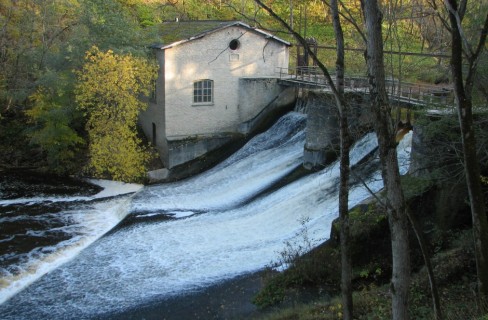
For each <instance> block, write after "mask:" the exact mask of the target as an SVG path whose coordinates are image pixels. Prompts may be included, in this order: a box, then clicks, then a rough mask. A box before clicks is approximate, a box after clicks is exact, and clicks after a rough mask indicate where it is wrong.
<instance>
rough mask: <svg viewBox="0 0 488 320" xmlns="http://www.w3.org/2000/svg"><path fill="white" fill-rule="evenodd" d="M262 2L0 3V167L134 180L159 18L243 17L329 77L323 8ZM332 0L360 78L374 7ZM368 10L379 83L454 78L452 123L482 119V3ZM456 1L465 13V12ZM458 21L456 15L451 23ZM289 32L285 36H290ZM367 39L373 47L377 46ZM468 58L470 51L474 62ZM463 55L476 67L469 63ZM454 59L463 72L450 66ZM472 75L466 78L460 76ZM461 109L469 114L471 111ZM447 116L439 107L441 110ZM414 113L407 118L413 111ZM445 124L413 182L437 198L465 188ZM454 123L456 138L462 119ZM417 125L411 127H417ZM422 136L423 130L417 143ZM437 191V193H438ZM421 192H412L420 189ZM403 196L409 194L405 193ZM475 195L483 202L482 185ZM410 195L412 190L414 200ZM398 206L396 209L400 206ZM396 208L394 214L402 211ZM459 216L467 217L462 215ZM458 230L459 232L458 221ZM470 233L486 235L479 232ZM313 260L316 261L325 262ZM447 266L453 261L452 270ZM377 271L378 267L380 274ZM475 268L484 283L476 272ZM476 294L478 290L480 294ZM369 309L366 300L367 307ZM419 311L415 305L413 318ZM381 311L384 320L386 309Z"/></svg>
mask: <svg viewBox="0 0 488 320" xmlns="http://www.w3.org/2000/svg"><path fill="white" fill-rule="evenodd" d="M263 2H264V1H257V0H256V1H250V0H248V1H246V0H228V1H223V0H222V1H219V0H208V1H202V0H200V1H198V0H167V1H151V0H146V1H142V0H139V1H137V0H111V1H106V0H77V1H75V0H51V1H41V0H39V1H36V0H33V1H13V0H12V1H9V0H0V65H1V73H0V147H1V150H2V152H1V154H0V170H10V169H16V168H32V169H38V170H42V171H45V172H51V173H55V174H61V175H65V174H76V175H88V176H94V177H104V178H112V179H116V180H122V181H143V179H144V176H145V172H146V170H147V169H148V166H149V164H150V162H151V161H152V160H153V159H155V158H156V156H155V154H154V151H153V150H151V146H150V145H149V144H148V143H147V142H146V141H145V140H144V138H143V137H142V135H141V134H140V133H139V132H138V129H137V114H138V112H139V110H141V109H143V108H144V107H145V106H144V103H143V102H142V101H141V99H139V98H140V97H141V96H148V95H150V93H151V86H152V84H153V81H154V78H155V76H156V71H155V68H156V66H155V65H154V59H153V56H152V53H151V52H150V50H149V49H148V46H149V45H151V44H153V43H155V42H159V38H158V34H159V33H160V31H161V28H164V25H162V24H161V22H164V21H175V20H176V19H179V20H180V21H182V20H206V19H212V20H243V21H244V22H246V23H248V24H250V25H251V26H253V27H260V28H263V29H266V30H269V31H271V32H272V33H274V34H276V35H278V36H279V37H281V38H284V39H286V40H289V41H290V42H292V43H295V42H296V40H297V39H300V38H301V39H302V40H303V41H304V42H305V41H309V40H311V39H313V41H312V42H316V43H318V44H319V50H318V51H317V61H320V62H321V63H322V64H323V65H324V66H326V67H327V68H328V69H329V70H334V69H335V65H336V52H335V46H336V36H335V34H336V31H335V30H334V27H333V15H332V14H331V12H330V9H331V3H332V1H330V2H329V1H325V0H322V1H319V0H302V1H294V0H281V1H279V0H274V1H271V0H270V1H265V2H266V4H268V5H270V6H272V8H273V10H274V14H275V16H274V17H273V16H272V14H270V12H269V11H267V10H263V9H262V8H263ZM339 2H340V19H341V20H342V25H343V31H344V46H345V48H346V51H345V53H346V54H345V60H344V65H345V66H346V70H347V74H348V75H360V76H365V75H366V74H368V76H370V77H372V72H371V70H372V69H374V68H367V63H366V62H365V56H364V50H365V43H366V44H368V45H370V44H372V41H369V42H368V41H367V40H368V39H366V36H365V34H367V33H365V32H363V31H364V29H363V26H364V25H367V24H368V21H366V20H367V19H366V18H367V17H368V15H366V14H364V12H363V11H364V10H362V7H363V6H364V4H365V3H367V4H370V3H372V2H375V1H373V0H370V1H360V0H349V1H339ZM258 3H259V4H261V5H259V4H258ZM375 3H376V2H375ZM379 3H380V9H381V14H382V19H383V20H382V21H383V23H382V24H381V27H382V28H381V31H382V36H383V39H382V43H383V45H382V49H383V50H382V51H383V52H384V61H383V60H382V61H381V63H382V64H383V63H384V66H385V71H386V77H388V78H395V79H399V80H401V81H409V82H415V83H429V84H440V85H441V86H445V87H448V88H449V86H450V82H451V80H455V81H454V83H458V84H460V86H458V87H456V86H453V88H454V89H455V91H456V94H457V101H456V104H457V105H458V106H459V108H460V110H461V112H460V119H461V118H462V115H463V112H462V110H463V108H464V107H463V106H462V103H463V101H467V100H469V101H470V103H471V102H472V103H473V104H472V106H473V108H474V109H475V113H476V112H478V111H479V110H482V111H483V110H484V111H486V106H487V102H488V81H487V80H488V79H487V71H488V63H487V62H488V61H487V59H488V56H487V54H486V50H485V51H484V52H483V50H482V49H483V47H486V44H485V41H484V40H485V39H486V33H487V29H488V27H487V23H488V19H487V10H488V1H485V0H483V1H469V2H468V1H459V3H460V4H463V5H462V6H461V8H460V10H459V11H456V10H454V9H451V12H449V10H446V8H448V7H449V6H450V5H451V6H452V4H457V3H458V2H456V1H454V0H445V1H440V0H390V1H380V2H379ZM464 4H469V5H468V6H466V7H464ZM454 11H456V14H459V12H461V16H462V29H461V30H455V29H456V27H455V26H456V21H455V19H456V16H455V15H454V14H453V12H454ZM276 17H281V19H282V22H285V23H279V19H276ZM457 18H458V20H459V19H461V17H459V15H458V16H457ZM453 19H454V20H453ZM449 21H450V22H449ZM370 22H371V21H370ZM285 24H287V25H288V28H287V27H285ZM370 25H374V23H372V24H370ZM459 25H461V22H459ZM366 29H367V28H366ZM291 30H292V31H293V32H295V34H294V35H293V36H292V35H291V32H290V31H291ZM367 31H368V32H369V31H370V30H367ZM457 33H459V34H460V36H461V37H462V40H463V41H464V42H463V43H461V41H458V42H457V43H455V41H454V40H453V39H454V38H455V37H454V36H453V35H456V34H457ZM480 34H481V36H480ZM483 37H484V38H483ZM380 38H381V37H380ZM477 39H483V41H480V42H479V43H481V44H482V47H477V48H476V50H474V51H473V50H472V48H473V44H475V45H476V41H477ZM458 40H459V39H458ZM470 41H472V43H470ZM378 43H380V42H378V41H376V44H378ZM296 48H297V49H298V47H296ZM456 48H457V49H456ZM454 49H455V50H454ZM368 50H369V48H368ZM372 51H373V50H370V51H369V52H368V54H371V53H372ZM473 52H474V53H476V54H475V55H473ZM302 53H303V51H302ZM310 53H311V52H310ZM477 53H480V55H479V56H478V55H477ZM297 55H298V50H293V49H292V56H291V59H290V60H291V61H292V66H293V64H294V63H295V62H296V61H297ZM451 56H452V57H457V58H458V62H460V63H459V64H458V66H459V67H461V68H460V69H458V71H462V70H461V69H462V67H464V70H465V71H467V74H469V75H470V76H471V75H472V76H473V77H472V78H470V76H468V78H469V82H468V81H467V82H466V87H468V88H469V90H471V85H473V91H472V92H470V91H469V93H468V95H467V99H464V98H461V99H459V92H461V91H463V88H462V87H463V80H464V79H462V75H463V74H462V72H460V73H459V74H458V75H454V76H453V75H452V73H455V72H453V70H454V69H455V68H452V65H454V63H453V60H454V59H452V57H451ZM473 56H476V59H475V60H470V57H473ZM463 57H464V59H465V60H464V61H465V62H468V64H465V65H461V62H462V61H463ZM366 58H368V56H367V57H366ZM382 59H383V57H382ZM317 61H316V62H317ZM366 61H368V59H366ZM369 61H371V60H369ZM450 62H451V66H450V65H449V64H450ZM476 68H477V72H476V73H471V71H472V70H475V69H476ZM457 76H460V77H458V78H461V81H460V82H459V81H457V82H456V77H457ZM453 78H454V79H453ZM376 80H377V79H376ZM383 80H384V79H383ZM458 80H459V79H458ZM370 82H374V81H370ZM459 89H461V90H459ZM372 92H373V91H372ZM380 107H381V105H380ZM446 107H447V106H446ZM465 109H466V108H465ZM469 109H470V110H471V105H470V106H469ZM446 110H449V108H447V109H444V110H442V111H446ZM451 111H452V109H451ZM421 113H422V112H421V111H420V112H419V111H417V114H421ZM446 119H447V120H446V121H439V122H437V123H436V125H437V128H434V130H433V131H432V130H431V132H430V137H428V138H429V139H431V140H430V141H431V142H433V143H432V145H433V146H434V145H440V147H439V148H432V150H433V151H439V150H440V149H445V150H448V152H447V154H448V155H450V156H452V159H446V158H445V155H446V153H444V154H443V155H442V156H441V157H439V156H438V158H437V159H435V160H442V164H443V166H440V167H437V168H436V169H440V170H433V171H431V173H432V174H431V175H429V176H427V175H426V176H425V177H423V178H424V180H425V179H430V180H429V181H428V183H427V184H425V183H424V184H422V183H419V181H416V182H415V183H414V185H415V187H416V188H417V187H419V185H422V187H423V186H425V185H429V186H432V185H436V186H437V187H438V189H439V190H441V191H442V192H444V196H445V192H446V190H447V189H446V188H445V185H446V181H448V180H449V183H452V182H453V180H452V179H453V178H454V180H456V181H455V182H456V183H454V184H455V185H456V187H459V186H461V189H464V188H465V184H464V181H463V180H464V178H465V175H464V173H465V170H464V168H469V165H468V164H469V162H468V161H467V160H466V158H465V159H464V163H463V159H462V158H463V157H462V154H463V153H464V154H465V155H466V152H465V150H466V149H463V148H460V147H459V146H460V144H461V145H463V147H464V145H465V144H466V143H465V141H463V142H462V143H461V142H460V140H461V139H460V135H459V124H456V122H457V121H456V120H455V119H454V120H455V121H452V120H453V117H446ZM475 120H476V121H477V123H476V127H477V128H478V129H477V130H478V131H477V132H476V135H477V137H479V139H478V142H479V145H478V147H479V148H478V149H477V154H476V156H478V159H477V160H479V162H480V164H481V172H478V171H476V172H475V176H476V177H475V179H476V180H478V182H479V181H483V183H484V184H485V186H486V184H487V183H486V180H487V179H486V176H487V175H488V173H487V170H488V167H487V165H486V163H487V160H488V152H487V151H486V150H487V147H486V146H487V141H488V139H487V138H486V124H484V122H485V121H486V120H485V119H484V117H476V119H475ZM460 122H461V131H462V130H463V122H462V121H461V120H460ZM418 124H419V125H420V126H422V123H418ZM429 127H430V125H429ZM434 127H435V126H434ZM479 128H485V129H482V130H479ZM471 133H474V131H473V132H471ZM428 135H429V133H426V135H425V136H426V137H427V136H428ZM466 136H469V135H464V136H463V138H465V137H466ZM390 138H391V137H390ZM443 146H446V147H445V148H443ZM389 147H390V148H391V149H394V145H393V144H389ZM380 148H381V146H380ZM475 153H476V152H475ZM435 156H436V155H433V154H431V160H430V161H431V162H432V163H436V162H435V161H432V159H434V158H435ZM436 164H437V163H436ZM446 164H447V165H446ZM346 180H347V179H346ZM468 180H469V179H468ZM468 182H469V181H468ZM442 184H444V185H443V186H441V187H439V186H440V185H442ZM468 185H469V184H468ZM387 189H388V188H387ZM425 190H426V189H425V188H423V191H422V192H424V191H425ZM452 190H454V189H452ZM405 192H406V193H408V190H406V191H405ZM429 192H430V191H429ZM484 192H485V194H486V187H485V191H484ZM438 194H439V192H438V193H437V195H438ZM419 195H420V193H417V194H416V196H419ZM387 197H388V190H387ZM463 197H464V198H463ZM402 198H403V197H402ZM452 198H456V201H457V200H460V201H457V202H458V203H457V204H459V203H460V202H462V201H463V199H464V200H466V197H465V196H464V195H461V197H454V196H452ZM461 198H462V199H461ZM407 200H408V199H407ZM401 202H402V206H403V200H402V201H401ZM444 202H446V203H448V201H444ZM481 202H484V201H481ZM473 203H476V201H473V199H470V204H471V207H473ZM436 205H437V204H436ZM401 209H402V210H404V208H403V207H402V208H401ZM436 210H437V209H436ZM443 210H444V211H443V213H442V217H441V218H440V219H439V217H436V219H437V220H436V221H434V222H435V223H436V224H437V225H436V228H437V227H439V222H442V221H441V220H442V219H445V220H447V219H451V221H450V222H449V223H448V224H446V226H445V229H444V230H442V232H440V233H439V234H440V235H441V236H440V238H442V239H441V240H439V243H441V242H442V243H443V245H444V244H445V243H447V242H448V241H446V235H447V234H448V233H447V232H446V231H447V230H450V229H449V228H450V227H452V225H453V223H454V221H455V220H453V219H452V217H453V216H456V215H458V213H459V212H462V210H458V211H456V212H454V213H446V212H448V210H449V209H448V208H447V206H446V205H445V204H444V208H443ZM368 211H369V209H368ZM383 211H384V210H383ZM386 211H387V210H386ZM404 211H408V210H404ZM438 211H439V210H438ZM452 211H454V210H452ZM481 211H482V216H486V212H485V211H484V209H483V210H481ZM481 211H480V212H481ZM419 212H422V208H419ZM417 213H418V212H417ZM366 216H367V215H366ZM373 216H374V217H373V218H374V219H376V218H377V216H376V215H373ZM466 216H469V215H466V214H464V217H466ZM363 218H364V215H361V219H363ZM409 218H410V217H409ZM390 220H392V219H391V218H390ZM485 220H486V219H485ZM473 224H474V223H473ZM463 225H464V226H466V222H465V220H464V222H463ZM360 229H361V231H364V224H361V227H360ZM403 229H406V227H405V226H404V228H403ZM484 230H486V223H485V227H484ZM392 234H393V232H392ZM481 234H483V235H486V232H482V233H481ZM456 236H457V235H456ZM461 237H465V238H466V239H467V237H466V236H465V234H461ZM485 238H486V237H485ZM434 240H435V239H434ZM485 240H486V239H485ZM431 241H432V239H431ZM475 242H476V241H475ZM466 243H467V242H466ZM478 247H480V248H481V247H484V250H485V252H486V246H483V245H482V246H478ZM393 251H395V250H393ZM406 251H408V250H406ZM383 253H384V252H383ZM407 253H408V252H407ZM459 255H461V253H460V254H459ZM485 260H486V259H485ZM320 261H322V262H323V261H324V259H321V260H320ZM477 263H478V262H477ZM470 265H471V263H470ZM455 267H459V265H457V264H456V266H455ZM386 269H388V265H386V266H383V267H380V268H379V269H378V268H376V269H375V270H373V271H371V270H367V271H366V277H371V276H372V277H375V276H380V274H381V273H383V274H387V273H386V272H384V271H385V270H386ZM468 269H469V267H468ZM377 270H380V272H379V273H380V274H378V272H377ZM481 270H482V271H484V272H483V273H484V274H485V278H486V275H487V273H486V270H485V269H483V268H482V269H481ZM471 271H472V270H471ZM448 273H449V272H446V274H448ZM479 274H480V269H479V268H478V275H479ZM437 275H439V273H437ZM441 275H442V273H441ZM449 275H450V273H449ZM360 277H362V276H361V272H360ZM446 279H447V278H446ZM280 290H281V288H280ZM280 290H274V291H273V290H272V293H271V294H270V295H268V296H266V295H265V298H264V300H266V301H265V302H267V299H268V298H270V297H271V298H274V297H275V296H274V295H275V294H276V292H277V291H280ZM406 290H407V291H408V290H409V289H408V288H406ZM484 290H485V291H486V287H484ZM414 298H415V296H414ZM422 299H425V298H422ZM271 300H272V299H271ZM380 303H381V302H380V301H376V300H374V301H372V305H371V306H373V307H374V306H376V305H379V304H380ZM366 307H368V306H366ZM339 309H340V308H339ZM393 310H396V308H393ZM422 310H423V309H421V308H417V309H416V311H417V313H418V312H422ZM381 312H382V311H381ZM426 314H427V313H426ZM382 315H383V316H385V315H386V318H388V313H383V314H382ZM397 318H402V319H403V318H408V316H405V317H397ZM426 318H428V316H426ZM437 318H439V317H437Z"/></svg>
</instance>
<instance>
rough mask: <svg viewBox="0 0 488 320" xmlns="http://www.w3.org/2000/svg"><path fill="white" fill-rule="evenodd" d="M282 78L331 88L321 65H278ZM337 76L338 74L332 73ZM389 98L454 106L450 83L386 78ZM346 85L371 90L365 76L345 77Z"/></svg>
mask: <svg viewBox="0 0 488 320" xmlns="http://www.w3.org/2000/svg"><path fill="white" fill-rule="evenodd" d="M277 72H278V74H279V78H280V80H281V81H282V82H283V83H284V84H286V85H290V86H297V87H307V88H316V89H325V90H327V88H329V85H328V84H327V82H326V80H325V77H324V75H323V73H322V71H321V70H320V69H319V68H318V67H315V66H314V67H297V68H278V71H277ZM332 79H333V80H335V75H332ZM386 86H387V90H388V93H389V96H390V99H392V100H395V101H396V102H399V103H405V104H408V105H411V106H419V107H421V106H446V107H447V106H451V105H453V101H454V94H453V91H452V88H451V87H450V86H448V85H429V84H419V83H410V82H403V81H398V80H397V79H387V80H386ZM344 89H345V90H346V91H349V92H363V93H368V92H369V86H368V78H367V77H366V76H350V75H347V76H345V77H344Z"/></svg>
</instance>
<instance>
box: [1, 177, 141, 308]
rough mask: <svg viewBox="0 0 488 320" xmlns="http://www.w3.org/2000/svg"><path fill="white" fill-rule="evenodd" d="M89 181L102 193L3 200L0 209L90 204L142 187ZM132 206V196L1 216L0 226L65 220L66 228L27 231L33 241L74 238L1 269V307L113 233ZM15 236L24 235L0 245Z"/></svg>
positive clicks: (44, 248) (39, 248)
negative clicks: (61, 236)
mask: <svg viewBox="0 0 488 320" xmlns="http://www.w3.org/2000/svg"><path fill="white" fill-rule="evenodd" d="M90 181H91V182H92V183H94V184H97V185H99V186H101V187H103V190H102V191H100V192H99V193H97V194H95V195H93V196H86V197H33V198H17V199H12V200H0V206H7V205H10V206H14V205H24V206H31V205H35V204H42V203H46V202H48V203H53V202H66V203H74V202H79V201H82V202H89V201H93V200H97V199H105V198H111V197H114V196H120V195H124V194H130V193H134V192H136V191H138V190H140V189H141V188H142V185H138V184H128V183H121V182H114V181H107V180H90ZM129 203H130V202H129V197H122V198H117V199H108V200H105V201H97V202H92V203H90V204H85V205H80V204H71V205H68V206H67V208H66V209H65V210H63V211H61V212H53V213H47V214H43V215H39V216H34V217H33V216H30V215H27V214H26V215H21V214H18V215H15V216H14V217H2V216H0V225H1V224H2V223H8V222H15V223H19V224H21V223H23V221H32V220H38V221H39V222H41V223H46V224H49V220H55V219H56V220H62V221H63V225H62V226H59V227H56V228H49V229H46V230H29V231H27V232H26V234H25V236H28V239H29V240H31V241H35V239H36V238H38V237H39V238H42V237H48V236H49V235H48V234H49V233H55V232H62V233H65V234H69V235H71V236H72V237H71V238H69V239H67V240H63V241H60V242H58V243H57V244H55V245H50V246H38V247H36V248H34V249H33V250H31V251H29V252H26V253H22V254H17V257H16V258H18V262H17V263H16V264H15V265H10V266H9V268H0V275H1V278H0V304H1V303H3V302H5V301H6V300H7V299H9V298H11V297H12V296H13V295H15V294H16V293H18V292H19V291H21V290H22V289H24V288H25V287H27V286H28V285H30V284H31V283H32V282H34V281H35V280H37V279H39V278H40V277H42V276H43V275H44V274H46V273H48V272H50V271H52V270H54V269H56V268H57V267H59V266H61V265H62V264H64V263H66V262H67V261H69V260H71V259H72V258H73V257H75V256H77V255H78V254H79V253H80V252H81V251H82V250H83V249H84V248H86V247H87V246H89V245H90V244H91V243H93V242H94V241H95V240H97V239H98V238H100V237H101V236H102V235H104V234H105V233H107V232H108V231H110V230H111V229H112V228H113V227H114V226H115V225H117V223H119V222H120V221H121V220H122V219H123V218H124V217H125V216H126V215H127V213H128V206H129ZM16 236H23V235H21V234H19V235H13V236H11V237H9V238H7V239H3V240H0V244H1V245H4V244H5V245H6V244H8V243H9V242H10V241H12V240H13V239H14V238H15V237H16Z"/></svg>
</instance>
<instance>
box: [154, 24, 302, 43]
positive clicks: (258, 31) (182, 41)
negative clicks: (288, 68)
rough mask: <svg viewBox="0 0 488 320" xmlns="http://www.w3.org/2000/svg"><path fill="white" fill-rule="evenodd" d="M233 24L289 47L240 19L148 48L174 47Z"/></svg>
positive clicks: (275, 37) (277, 38)
mask: <svg viewBox="0 0 488 320" xmlns="http://www.w3.org/2000/svg"><path fill="white" fill-rule="evenodd" d="M180 22H184V21H180ZM222 23H224V21H222ZM233 26H241V27H243V28H246V29H249V30H251V31H253V32H256V33H258V34H261V35H262V36H264V37H265V38H268V39H273V40H275V41H278V42H281V43H283V44H284V45H286V46H288V47H291V46H292V44H291V43H290V42H288V41H286V40H283V39H281V38H279V37H277V36H275V35H273V34H271V33H269V32H266V31H264V30H262V29H259V28H253V27H251V26H250V25H248V24H246V23H244V22H242V21H233V22H232V21H229V23H228V24H225V25H223V26H221V27H219V28H215V29H210V30H208V31H204V32H201V33H199V34H196V35H194V36H192V37H190V38H187V39H182V40H179V41H175V42H172V43H169V44H166V45H165V44H157V43H156V44H152V45H150V46H149V48H151V49H159V50H165V49H169V48H172V47H176V46H178V45H181V44H183V43H186V42H189V41H193V40H196V39H200V38H203V37H205V36H206V35H208V34H211V33H214V32H217V31H220V30H223V29H226V28H229V27H233Z"/></svg>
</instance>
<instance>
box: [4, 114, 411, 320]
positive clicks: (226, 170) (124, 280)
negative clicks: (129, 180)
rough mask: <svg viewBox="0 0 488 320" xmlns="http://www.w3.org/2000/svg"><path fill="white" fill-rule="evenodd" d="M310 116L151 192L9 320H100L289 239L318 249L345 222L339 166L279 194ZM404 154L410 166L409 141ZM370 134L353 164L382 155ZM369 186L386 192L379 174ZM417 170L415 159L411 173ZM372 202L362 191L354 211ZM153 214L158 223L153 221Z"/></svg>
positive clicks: (227, 274)
mask: <svg viewBox="0 0 488 320" xmlns="http://www.w3.org/2000/svg"><path fill="white" fill-rule="evenodd" d="M304 123H305V116H303V115H301V114H299V113H290V114H288V115H285V116H284V117H283V118H281V119H280V120H279V121H278V122H277V123H276V124H275V125H274V126H273V127H272V128H271V129H269V130H268V131H267V132H265V133H263V134H261V135H258V136H256V137H255V138H254V139H252V140H251V141H250V142H249V143H248V144H246V145H245V146H244V147H243V148H242V149H241V150H240V151H238V152H237V153H236V154H234V155H233V156H231V157H230V158H229V159H227V160H226V161H224V162H222V163H221V164H220V165H218V166H216V167H215V168H213V169H211V170H209V171H208V172H205V173H203V174H201V175H198V176H195V177H193V178H191V179H187V180H184V181H181V182H176V183H170V184H162V185H154V186H149V187H145V188H144V189H143V190H142V191H140V192H139V193H137V194H136V195H135V196H134V197H133V199H132V200H131V205H130V210H129V211H130V212H129V216H128V218H130V219H131V223H126V224H122V225H120V226H119V227H117V228H115V229H114V230H112V231H111V232H109V233H108V234H106V235H105V236H103V237H102V238H100V239H98V240H97V241H95V242H94V243H92V244H91V245H90V246H88V247H87V248H85V249H84V250H83V251H81V252H80V253H79V254H78V255H77V256H76V257H75V258H73V259H71V260H70V261H68V262H66V263H65V264H63V265H62V266H60V267H58V268H57V269H55V270H54V271H52V272H50V273H48V274H46V275H45V276H43V277H42V278H41V279H40V280H38V281H37V282H35V283H33V284H32V285H30V286H28V287H27V288H26V289H25V290H23V291H22V292H20V293H18V294H17V295H15V296H14V297H12V298H11V299H10V300H8V301H6V302H5V303H3V304H2V305H0V313H1V314H2V317H3V318H4V319H18V318H22V319H62V318H76V319H79V318H92V317H97V316H101V315H104V314H113V313H117V312H122V311H123V310H127V309H131V308H136V307H137V306H138V305H144V304H147V303H150V302H151V301H157V300H162V299H168V298H171V297H173V296H175V295H181V294H184V293H186V292H191V291H195V290H199V289H201V288H203V287H206V286H209V285H212V284H215V283H218V282H219V281H223V280H225V279H230V278H233V277H236V276H239V275H243V274H246V273H250V272H255V271H257V270H260V269H263V268H264V267H265V266H266V265H267V264H269V263H270V262H271V261H277V259H278V258H279V252H281V251H282V250H283V249H284V247H285V242H291V243H297V244H300V243H301V242H303V241H304V239H303V237H302V236H301V235H300V230H302V229H303V228H304V227H305V228H306V230H307V233H308V234H307V237H308V238H309V239H310V241H312V243H313V244H315V245H318V244H319V243H321V242H323V241H324V240H326V239H327V238H328V237H329V232H330V226H331V222H332V221H333V220H334V219H335V218H336V217H337V215H338V212H337V202H338V195H337V189H338V188H337V187H338V176H339V166H338V163H333V164H331V165H330V166H329V167H327V168H325V169H324V170H322V171H320V172H316V173H312V174H308V175H305V176H303V177H301V178H300V179H298V180H295V181H293V182H291V183H289V184H286V185H284V186H281V187H280V188H272V187H273V186H274V185H275V184H276V182H278V181H280V180H281V179H282V178H283V177H285V176H287V175H288V174H289V173H290V172H292V171H293V170H294V169H296V168H297V167H299V166H300V165H301V161H302V159H301V157H302V153H303V145H304V139H305V135H304ZM410 138H411V137H410V136H407V137H406V139H404V140H402V143H401V144H400V145H399V147H398V152H399V158H400V159H408V156H409V139H410ZM376 146H377V145H376V137H375V135H374V134H368V135H366V136H365V137H364V138H363V139H361V140H360V141H358V142H357V143H356V144H355V146H354V147H353V149H352V151H351V165H354V164H356V163H358V162H359V161H360V160H361V159H363V158H364V157H365V156H367V155H369V154H370V153H371V151H372V150H374V149H375V148H376ZM372 168H373V169H371V168H369V170H366V171H365V172H368V174H367V176H363V179H364V180H365V181H366V183H367V184H368V186H369V188H370V189H371V190H373V191H378V190H380V189H381V188H382V182H381V175H380V172H379V170H378V169H377V167H375V165H372ZM406 170H408V160H405V162H404V163H403V162H402V171H403V173H405V171H406ZM367 197H369V193H368V191H367V190H366V189H365V188H364V187H363V186H362V185H361V184H354V185H353V187H352V188H351V193H350V206H353V205H355V204H357V203H359V202H360V201H362V200H364V199H365V198H367ZM148 217H151V219H148Z"/></svg>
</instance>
